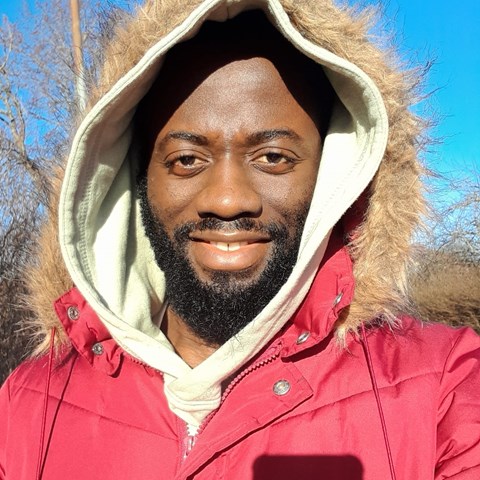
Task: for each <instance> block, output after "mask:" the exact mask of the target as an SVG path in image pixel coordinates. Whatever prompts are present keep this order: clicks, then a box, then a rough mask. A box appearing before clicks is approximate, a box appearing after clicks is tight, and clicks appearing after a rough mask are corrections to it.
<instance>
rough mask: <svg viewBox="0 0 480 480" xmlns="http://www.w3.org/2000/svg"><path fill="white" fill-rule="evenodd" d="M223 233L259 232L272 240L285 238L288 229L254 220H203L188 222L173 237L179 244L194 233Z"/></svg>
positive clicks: (283, 226) (272, 223) (276, 224)
mask: <svg viewBox="0 0 480 480" xmlns="http://www.w3.org/2000/svg"><path fill="white" fill-rule="evenodd" d="M205 230H209V231H222V232H226V233H232V232H238V231H242V232H257V233H264V234H267V235H269V236H270V238H271V239H272V240H277V239H279V238H283V237H284V236H285V235H286V234H287V227H286V226H285V225H282V224H280V223H276V222H269V223H263V222H259V221H257V220H254V219H253V218H247V217H245V218H238V219H235V220H228V221H225V220H220V219H219V218H203V219H201V220H199V221H198V222H186V223H184V224H183V225H181V226H179V227H177V228H176V229H175V230H174V232H173V237H174V238H175V240H176V241H177V242H186V241H188V240H189V239H190V234H191V233H193V232H202V231H205Z"/></svg>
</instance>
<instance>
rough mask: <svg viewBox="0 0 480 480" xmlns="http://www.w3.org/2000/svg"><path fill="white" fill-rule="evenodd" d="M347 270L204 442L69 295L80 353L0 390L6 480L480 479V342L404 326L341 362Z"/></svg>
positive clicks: (301, 317) (245, 382) (156, 375)
mask: <svg viewBox="0 0 480 480" xmlns="http://www.w3.org/2000/svg"><path fill="white" fill-rule="evenodd" d="M347 263H348V258H347V255H346V253H345V251H344V250H340V251H339V252H337V253H336V254H335V255H334V256H332V257H331V258H329V259H328V260H327V265H326V267H325V268H322V269H321V270H320V272H319V274H318V275H317V277H316V280H315V282H314V284H313V286H312V289H311V291H310V293H309V295H308V296H307V299H306V300H305V302H304V303H303V305H302V307H301V308H300V310H299V311H298V313H297V315H296V316H295V318H294V319H292V321H291V322H289V323H288V324H287V326H286V327H285V329H284V330H283V331H282V332H281V333H280V334H279V335H278V336H277V337H276V338H275V339H274V340H273V341H272V342H270V344H269V345H268V346H267V347H266V348H265V349H264V350H263V352H261V353H260V355H258V356H257V358H256V359H254V360H253V361H252V362H251V363H250V364H249V365H246V366H245V367H243V368H242V370H241V372H239V374H238V375H237V377H236V378H235V379H234V380H232V381H231V383H230V384H229V386H228V387H227V388H226V390H225V393H224V398H223V401H222V404H221V406H220V408H219V409H218V410H217V411H216V412H215V413H214V414H213V415H211V416H210V417H209V418H208V419H207V421H206V422H205V423H204V425H203V426H202V427H201V431H200V433H199V434H198V435H197V436H196V437H195V438H191V437H188V435H187V431H186V425H185V424H184V422H183V421H181V420H179V419H178V418H177V417H176V416H175V415H173V414H172V413H171V412H170V410H169V408H168V406H167V402H166V399H165V397H164V393H163V380H162V374H161V372H158V371H154V370H153V369H152V368H150V367H148V366H146V365H143V364H141V363H140V362H138V361H137V360H135V359H134V358H132V357H130V356H129V355H128V354H126V353H125V352H123V351H122V350H121V349H120V348H119V347H118V346H117V345H116V344H115V343H114V341H113V340H112V339H111V338H110V337H109V334H108V332H107V330H106V329H105V327H104V326H103V325H102V324H101V323H100V321H99V320H98V318H97V317H96V315H95V313H94V312H93V311H92V310H91V309H90V307H89V306H88V305H87V304H86V303H85V302H84V300H83V299H82V297H81V295H80V294H79V292H78V291H77V290H72V291H70V292H68V293H67V294H66V295H64V296H63V297H62V298H61V299H60V300H59V301H58V302H57V303H56V311H57V313H58V316H59V318H60V320H61V322H62V323H63V325H64V327H65V329H66V331H67V332H68V334H69V336H70V339H71V342H72V345H73V346H72V347H71V348H66V349H65V350H64V351H62V352H61V355H60V356H59V357H58V358H56V359H55V360H54V361H53V362H52V363H51V364H50V365H49V360H51V359H53V357H49V356H43V357H41V358H38V359H36V360H31V361H28V362H26V363H24V364H23V365H22V366H20V367H19V368H18V369H17V370H16V371H15V372H14V374H13V375H12V376H11V377H10V378H9V379H8V381H7V382H6V383H5V385H4V386H3V388H2V390H1V395H0V479H2V480H3V479H8V480H22V479H29V480H30V479H37V478H42V479H44V480H53V479H62V480H64V479H69V480H75V479H102V480H110V479H129V480H130V479H141V480H149V479H152V480H153V479H155V480H158V479H196V480H201V479H205V480H207V479H208V480H211V479H225V480H237V479H238V480H240V479H242V480H244V479H245V480H246V479H249V480H268V479H270V478H271V479H275V480H282V479H285V480H286V479H289V480H290V479H292V478H298V479H302V480H303V479H317V478H318V479H320V478H322V479H323V478H324V479H328V480H340V479H341V480H360V479H361V480H385V479H391V478H396V479H397V480H400V479H402V480H428V479H445V478H455V479H456V480H478V479H479V478H480V409H479V408H478V395H479V384H478V379H479V378H480V375H479V361H478V360H479V357H480V338H479V337H478V336H477V335H476V334H475V333H474V332H472V331H471V330H469V329H458V330H453V329H451V328H448V327H446V326H442V325H424V326H422V325H421V324H419V323H418V322H417V321H415V320H412V319H410V318H403V319H402V328H401V329H399V330H397V331H390V330H388V329H387V328H384V327H375V328H373V327H370V328H369V329H367V330H364V331H363V334H362V335H361V336H360V337H359V338H356V337H354V336H351V337H350V338H349V340H348V344H347V348H345V349H342V348H341V347H339V346H338V345H337V344H336V341H335V339H334V338H333V336H332V334H331V328H332V325H333V323H334V322H335V320H336V318H337V314H338V311H339V310H340V309H341V308H343V307H345V305H347V304H348V302H349V301H350V296H351V290H352V285H351V280H350V276H349V274H348V273H345V272H346V267H345V265H346V264H347ZM327 267H328V268H327ZM339 271H340V272H344V273H343V274H340V275H338V274H337V275H336V281H335V282H333V281H332V277H331V276H332V275H333V273H332V272H339ZM327 277H328V278H327ZM338 292H341V293H342V294H343V296H342V298H341V299H340V295H338ZM72 306H76V307H77V308H78V310H79V317H78V319H76V320H75V319H74V320H71V319H70V318H69V315H68V309H69V307H72ZM70 317H72V315H70ZM47 391H48V395H47V393H46V392H47ZM47 397H48V403H47V404H46V406H45V400H46V399H47ZM42 429H43V432H42ZM192 444H194V445H193V447H192ZM40 449H41V452H40ZM39 459H40V464H41V467H42V468H41V476H39V475H38V473H37V471H38V470H39Z"/></svg>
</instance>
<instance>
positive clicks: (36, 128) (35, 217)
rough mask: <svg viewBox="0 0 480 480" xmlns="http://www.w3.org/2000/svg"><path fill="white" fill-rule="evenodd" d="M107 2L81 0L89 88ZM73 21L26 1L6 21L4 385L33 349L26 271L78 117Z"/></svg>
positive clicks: (2, 63)
mask: <svg viewBox="0 0 480 480" xmlns="http://www.w3.org/2000/svg"><path fill="white" fill-rule="evenodd" d="M101 3H102V2H100V1H99V0H84V1H83V2H82V12H81V13H82V15H81V19H82V30H83V35H82V44H83V48H84V52H83V53H84V55H83V58H84V60H85V68H84V69H83V70H82V71H81V74H82V75H85V78H84V79H82V80H83V81H84V82H83V83H84V84H85V85H88V84H89V83H91V79H92V78H93V77H94V76H95V55H96V54H95V52H97V51H98V43H99V42H102V41H103V37H104V36H105V32H104V31H103V28H102V27H101V25H102V24H104V23H105V21H104V17H105V15H99V11H100V8H103V10H105V8H106V7H105V5H103V7H101V5H100V4H101ZM104 3H105V2H103V4H104ZM107 10H108V9H107ZM71 21H72V20H71V12H70V8H69V4H68V2H66V1H65V0H47V1H37V2H36V3H35V4H34V6H33V8H32V9H31V10H29V9H28V7H27V5H26V4H25V5H24V9H23V14H22V16H21V17H20V19H19V20H18V22H16V23H15V24H13V23H11V22H9V21H8V19H7V18H3V19H2V20H1V23H0V178H1V182H0V305H1V308H0V382H1V381H2V380H3V379H4V378H5V377H6V375H7V374H8V373H9V372H10V371H11V370H12V369H13V368H14V367H15V366H16V364H18V363H19V361H20V360H21V359H22V357H23V356H24V355H25V353H26V352H27V348H26V345H27V342H28V332H25V331H24V329H23V327H22V321H23V320H24V319H26V318H28V316H29V312H28V305H22V301H21V299H22V298H23V296H24V293H25V286H24V284H23V279H22V269H23V267H24V265H25V264H26V263H27V262H29V261H30V258H29V257H30V255H31V253H30V252H32V245H33V244H34V243H35V239H36V236H37V234H38V229H39V226H40V224H41V222H42V221H44V218H46V215H45V214H46V213H47V212H48V210H49V208H50V206H49V203H48V202H49V197H50V187H51V179H52V178H54V176H55V172H56V171H57V170H58V167H59V165H61V164H62V163H63V161H64V158H65V156H66V153H67V149H68V145H69V139H70V135H71V133H72V131H73V130H74V128H73V127H74V125H75V122H76V121H77V120H76V119H77V117H78V110H79V102H78V101H77V98H76V83H77V78H76V76H75V71H78V69H77V70H75V67H74V50H73V49H72V40H71V36H72V32H71V30H70V25H71ZM86 25H88V29H87V28H85V27H86Z"/></svg>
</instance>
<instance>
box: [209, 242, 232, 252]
mask: <svg viewBox="0 0 480 480" xmlns="http://www.w3.org/2000/svg"><path fill="white" fill-rule="evenodd" d="M211 244H212V245H213V246H214V247H217V248H218V249H219V250H223V251H224V252H228V243H224V242H211Z"/></svg>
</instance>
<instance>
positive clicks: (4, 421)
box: [0, 380, 10, 480]
mask: <svg viewBox="0 0 480 480" xmlns="http://www.w3.org/2000/svg"><path fill="white" fill-rule="evenodd" d="M9 385H10V384H9V381H8V380H7V381H6V382H5V383H4V384H3V386H2V388H1V389H0V480H6V478H7V473H6V471H5V469H6V454H7V436H8V430H9V425H8V424H9V418H10V414H9V411H10V406H9V405H10V388H9Z"/></svg>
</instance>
